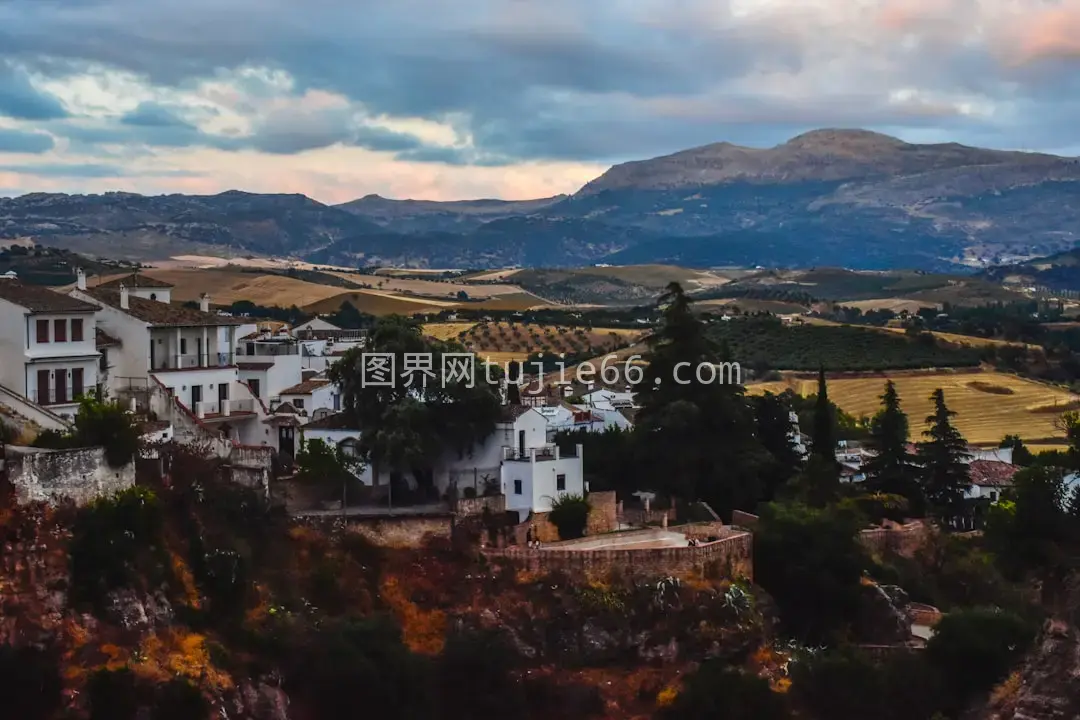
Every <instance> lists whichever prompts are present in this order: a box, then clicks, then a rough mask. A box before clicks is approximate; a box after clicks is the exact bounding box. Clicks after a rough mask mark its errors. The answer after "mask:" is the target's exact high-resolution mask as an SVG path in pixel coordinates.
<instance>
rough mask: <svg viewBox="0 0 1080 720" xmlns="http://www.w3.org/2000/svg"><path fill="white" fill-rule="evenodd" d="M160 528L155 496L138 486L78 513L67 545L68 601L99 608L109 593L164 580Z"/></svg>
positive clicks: (163, 544) (160, 516)
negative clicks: (122, 588)
mask: <svg viewBox="0 0 1080 720" xmlns="http://www.w3.org/2000/svg"><path fill="white" fill-rule="evenodd" d="M163 523H164V519H163V516H162V510H161V505H160V503H159V501H158V498H157V496H156V495H155V494H154V493H153V492H152V491H150V490H148V489H147V488H144V487H139V486H136V487H132V488H128V489H127V490H122V491H120V492H118V493H116V494H115V495H113V496H112V497H108V498H99V499H98V500H95V501H94V502H93V503H91V504H90V505H87V506H86V507H84V508H81V509H80V510H79V512H78V514H77V515H76V517H75V523H74V527H73V528H72V534H71V543H70V546H69V555H70V557H71V600H72V602H73V603H75V604H76V605H79V604H88V605H91V606H94V607H98V608H100V607H101V606H102V605H103V603H104V601H105V596H106V595H107V594H108V593H109V592H110V591H112V590H115V589H117V588H121V587H126V586H129V585H132V584H135V583H136V582H137V581H138V580H140V579H141V580H143V581H145V582H146V583H147V587H155V586H158V585H160V584H161V583H162V582H163V581H165V580H166V579H168V577H169V574H168V567H169V565H168V561H167V557H166V556H165V543H164V540H163V537H162V534H163Z"/></svg>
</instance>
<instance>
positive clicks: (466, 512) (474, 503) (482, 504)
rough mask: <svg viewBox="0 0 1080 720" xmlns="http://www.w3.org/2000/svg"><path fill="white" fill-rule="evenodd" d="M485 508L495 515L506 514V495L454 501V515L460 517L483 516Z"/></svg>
mask: <svg viewBox="0 0 1080 720" xmlns="http://www.w3.org/2000/svg"><path fill="white" fill-rule="evenodd" d="M484 508H487V509H488V512H490V513H491V514H493V515H499V514H502V513H504V512H506V496H505V495H489V496H486V497H475V498H458V499H457V500H455V501H454V507H453V513H454V514H455V515H457V516H459V517H469V516H472V515H483V514H484Z"/></svg>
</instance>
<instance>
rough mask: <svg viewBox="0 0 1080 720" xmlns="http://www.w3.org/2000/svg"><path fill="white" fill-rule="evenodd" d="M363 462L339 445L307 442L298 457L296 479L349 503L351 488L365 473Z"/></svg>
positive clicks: (314, 441) (321, 441) (316, 440)
mask: <svg viewBox="0 0 1080 720" xmlns="http://www.w3.org/2000/svg"><path fill="white" fill-rule="evenodd" d="M363 465H364V463H363V461H362V460H360V459H359V458H356V457H352V456H349V455H347V454H346V453H345V451H344V450H343V449H342V448H341V446H339V445H331V444H329V443H327V442H324V441H323V440H320V439H318V438H316V439H313V440H306V441H305V442H304V443H303V444H302V445H301V446H300V452H298V453H297V454H296V466H297V473H296V479H297V480H298V481H300V482H302V483H305V484H308V485H311V486H314V487H319V488H323V489H325V490H327V491H328V492H329V493H334V494H336V495H337V496H338V497H340V498H341V499H342V501H343V502H347V501H348V488H349V486H350V485H353V484H355V483H356V482H357V478H356V476H357V474H358V473H360V472H361V471H362V470H363Z"/></svg>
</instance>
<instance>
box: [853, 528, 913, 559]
mask: <svg viewBox="0 0 1080 720" xmlns="http://www.w3.org/2000/svg"><path fill="white" fill-rule="evenodd" d="M927 533H928V530H927V527H926V524H925V523H923V522H922V521H919V520H916V521H914V522H910V523H907V524H906V525H897V524H892V525H890V526H888V527H881V528H871V529H869V530H863V531H862V532H861V533H859V541H860V542H862V544H863V547H865V548H866V549H867V550H869V551H870V552H872V553H876V554H881V553H884V552H886V551H888V552H894V553H896V554H897V555H903V556H904V557H911V556H912V555H914V554H915V552H916V551H917V550H918V549H919V548H921V547H922V546H923V545H924V544H925V543H926V538H927Z"/></svg>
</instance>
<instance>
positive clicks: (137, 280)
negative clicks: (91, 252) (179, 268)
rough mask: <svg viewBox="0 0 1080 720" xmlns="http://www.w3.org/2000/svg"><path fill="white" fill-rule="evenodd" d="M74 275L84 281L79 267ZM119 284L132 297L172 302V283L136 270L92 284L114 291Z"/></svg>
mask: <svg viewBox="0 0 1080 720" xmlns="http://www.w3.org/2000/svg"><path fill="white" fill-rule="evenodd" d="M76 277H77V278H79V281H80V282H85V280H84V276H83V271H82V269H81V268H80V269H79V270H78V272H77V275H76ZM121 286H123V287H125V288H127V291H128V292H129V293H131V295H132V297H141V298H145V299H147V300H157V301H159V302H163V303H166V304H168V303H171V302H172V289H173V286H172V285H170V284H169V283H167V282H165V281H164V280H155V279H154V278H152V277H150V276H148V275H143V274H142V273H138V272H134V273H131V274H130V275H125V276H124V277H122V278H116V279H114V280H110V281H109V282H105V283H100V284H96V285H94V287H95V288H104V289H106V290H116V291H119V290H120V287H121Z"/></svg>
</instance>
